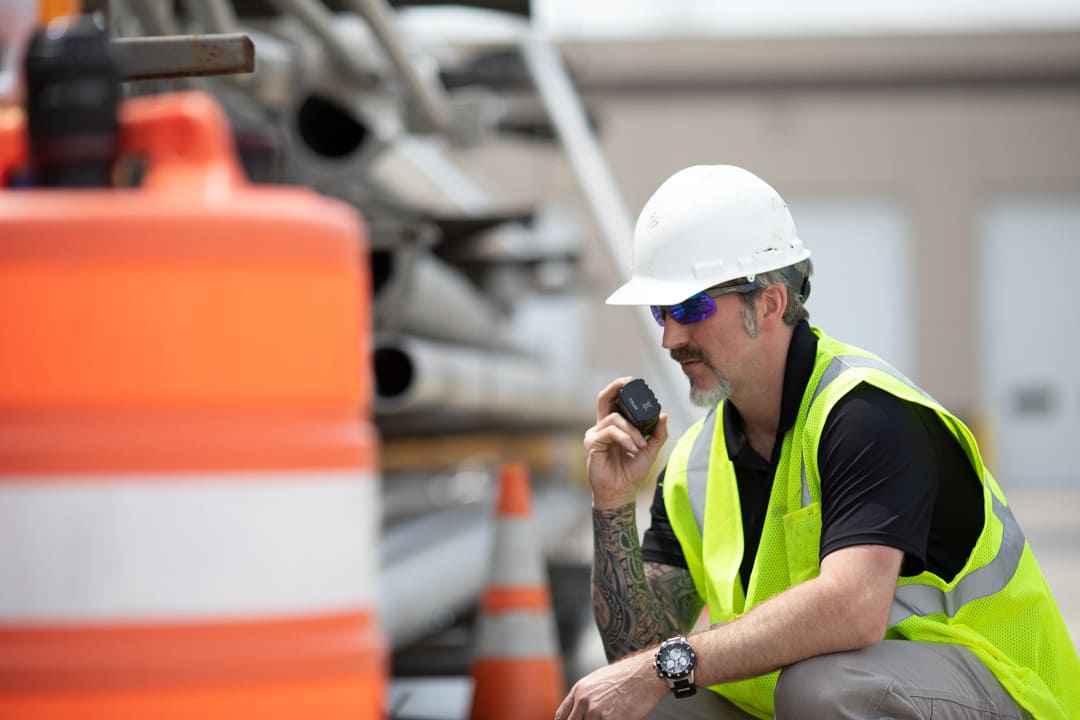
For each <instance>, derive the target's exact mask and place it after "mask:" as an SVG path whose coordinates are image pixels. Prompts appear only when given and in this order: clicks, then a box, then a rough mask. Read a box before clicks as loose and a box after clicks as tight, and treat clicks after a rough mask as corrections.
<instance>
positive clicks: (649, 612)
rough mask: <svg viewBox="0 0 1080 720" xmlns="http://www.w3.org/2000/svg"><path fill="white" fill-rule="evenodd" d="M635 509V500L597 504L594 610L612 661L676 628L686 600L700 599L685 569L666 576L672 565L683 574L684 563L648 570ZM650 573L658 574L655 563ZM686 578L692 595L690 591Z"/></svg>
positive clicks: (593, 585) (656, 641)
mask: <svg viewBox="0 0 1080 720" xmlns="http://www.w3.org/2000/svg"><path fill="white" fill-rule="evenodd" d="M634 513H635V509H634V505H633V504H628V505H624V506H622V507H619V508H614V509H610V510H598V509H595V508H594V509H593V538H594V548H593V552H594V556H593V578H592V597H593V612H594V613H595V614H596V625H597V627H598V628H599V630H600V637H601V639H602V640H603V643H604V650H605V652H606V653H607V656H608V660H609V661H612V660H615V659H617V658H620V657H624V656H626V655H629V654H631V653H634V652H637V651H639V650H642V649H644V648H647V647H649V646H650V645H655V644H657V643H659V642H661V641H662V640H665V639H666V638H669V637H671V636H672V635H674V634H676V633H677V632H678V631H679V630H680V629H681V627H682V626H683V625H684V624H685V623H684V621H683V617H684V613H685V612H686V606H687V605H688V603H691V602H694V601H697V593H696V592H695V591H694V587H693V582H692V581H691V580H690V575H689V573H688V572H687V571H685V570H681V574H683V575H685V577H681V576H680V577H668V576H667V572H668V571H674V573H675V575H679V574H680V569H679V568H669V567H668V566H659V567H660V568H662V569H663V570H664V571H665V572H663V573H660V574H657V575H656V577H649V576H647V575H646V572H645V566H644V563H643V562H642V559H641V547H640V545H639V543H638V532H637V522H636V519H635V515H634ZM650 574H655V573H653V569H652V568H651V567H650ZM687 584H689V592H690V593H691V594H692V595H693V601H691V600H690V599H689V598H687V597H686V593H687ZM661 586H662V587H661ZM655 590H659V597H658V594H657V593H656V592H655ZM662 602H663V603H664V604H667V603H671V606H670V608H668V609H665V608H664V606H663V605H662V604H661V603H662ZM700 609H701V608H700V604H699V605H698V607H697V610H698V611H700ZM692 616H693V613H690V617H692Z"/></svg>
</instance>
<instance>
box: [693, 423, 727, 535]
mask: <svg viewBox="0 0 1080 720" xmlns="http://www.w3.org/2000/svg"><path fill="white" fill-rule="evenodd" d="M720 407H722V406H721V405H714V406H713V409H712V410H710V411H709V414H708V415H706V416H705V422H704V424H703V425H702V426H701V432H699V433H698V434H697V437H696V438H694V444H693V445H692V446H691V447H690V454H689V455H688V456H687V458H686V494H687V496H688V497H689V498H690V508H691V510H693V511H694V520H695V521H697V526H698V534H699V535H700V536H701V537H705V495H706V486H707V485H708V482H709V460H710V458H711V456H712V441H713V435H714V434H715V433H716V423H717V421H718V418H719V417H720V416H721V414H722V413H721V411H720V409H719V408H720Z"/></svg>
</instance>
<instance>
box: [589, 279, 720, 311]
mask: <svg viewBox="0 0 1080 720" xmlns="http://www.w3.org/2000/svg"><path fill="white" fill-rule="evenodd" d="M711 285H712V283H704V284H702V282H701V281H697V282H693V283H673V282H664V281H660V280H655V279H653V278H647V277H636V278H631V279H630V281H629V282H627V283H625V284H623V285H622V287H620V288H619V289H617V290H616V291H615V292H613V293H611V295H610V296H608V299H607V300H606V301H605V302H606V303H607V304H608V305H675V304H677V303H681V302H682V301H683V300H686V299H687V298H689V297H691V296H693V295H696V294H697V293H699V292H701V291H702V290H705V289H706V288H708V287H710V286H711Z"/></svg>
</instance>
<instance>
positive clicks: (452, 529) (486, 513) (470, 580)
mask: <svg viewBox="0 0 1080 720" xmlns="http://www.w3.org/2000/svg"><path fill="white" fill-rule="evenodd" d="M588 508H589V501H588V498H586V497H585V496H584V495H583V494H582V493H581V492H580V491H578V490H574V489H572V488H570V487H566V486H564V487H556V488H546V489H538V490H536V491H535V492H534V496H533V528H534V531H535V533H536V537H537V540H538V542H539V543H541V544H542V546H543V552H545V554H550V553H551V551H552V550H553V549H554V548H555V547H556V545H557V544H559V543H562V542H565V540H566V538H567V537H568V536H570V535H571V533H572V532H573V531H574V530H576V529H578V528H580V527H581V526H582V524H583V523H585V522H587V517H588ZM493 536H494V528H493V519H492V509H491V503H490V502H489V503H484V504H480V505H474V506H471V507H468V508H454V509H453V510H448V511H445V512H443V513H437V514H427V515H424V516H423V517H422V518H419V519H417V520H414V521H410V522H405V523H401V524H399V525H397V526H395V527H393V528H390V529H389V530H387V531H385V532H384V533H383V539H382V541H381V552H382V571H381V575H380V578H381V582H382V591H381V610H380V614H381V618H380V625H381V627H382V629H383V633H384V634H385V635H386V637H387V639H388V640H389V641H390V643H391V645H392V646H393V647H394V648H402V647H407V646H408V645H410V644H412V643H415V642H417V641H418V640H421V639H423V638H424V637H427V636H429V635H431V634H432V633H434V632H437V631H439V630H442V629H445V628H446V627H448V626H449V624H450V623H451V622H452V620H453V618H454V617H455V616H458V615H460V614H461V613H463V612H464V611H465V610H467V609H468V608H469V607H471V606H472V605H473V604H475V602H476V600H477V598H478V597H479V595H480V593H481V592H482V591H483V588H484V585H485V583H486V582H487V575H488V569H489V568H488V565H489V562H490V555H491V543H492V540H493Z"/></svg>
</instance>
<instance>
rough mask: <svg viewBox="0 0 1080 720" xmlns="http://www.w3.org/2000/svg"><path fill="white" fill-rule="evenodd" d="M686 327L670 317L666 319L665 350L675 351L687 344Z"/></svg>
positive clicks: (663, 345)
mask: <svg viewBox="0 0 1080 720" xmlns="http://www.w3.org/2000/svg"><path fill="white" fill-rule="evenodd" d="M686 340H687V329H686V326H685V325H683V324H681V323H679V322H676V320H675V318H673V317H671V315H668V316H667V317H666V318H664V340H663V343H662V347H663V348H664V349H665V350H673V349H675V348H677V347H682V346H683V345H685V344H686Z"/></svg>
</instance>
